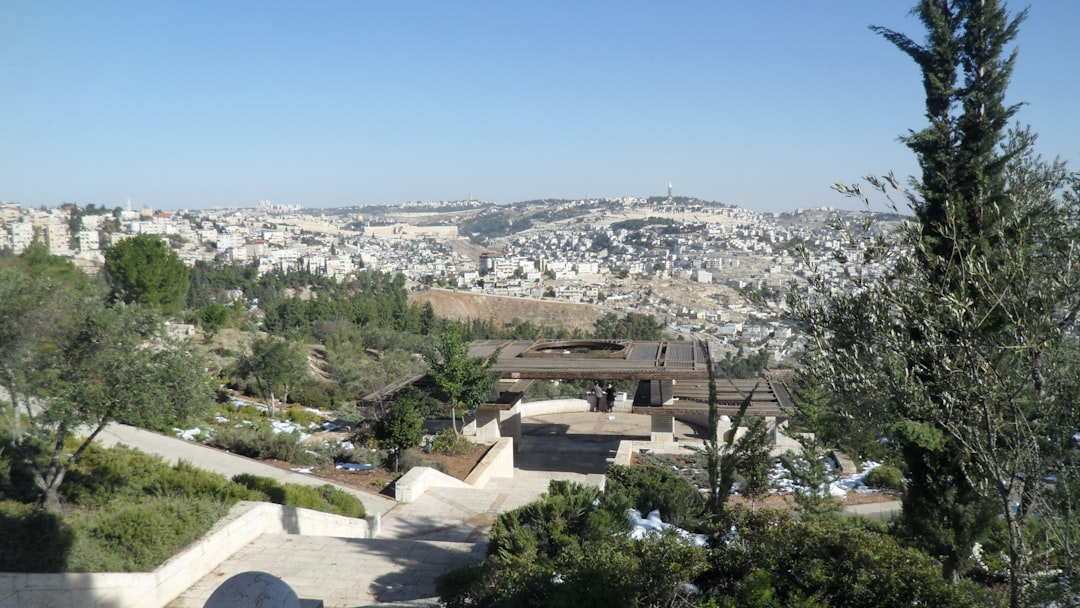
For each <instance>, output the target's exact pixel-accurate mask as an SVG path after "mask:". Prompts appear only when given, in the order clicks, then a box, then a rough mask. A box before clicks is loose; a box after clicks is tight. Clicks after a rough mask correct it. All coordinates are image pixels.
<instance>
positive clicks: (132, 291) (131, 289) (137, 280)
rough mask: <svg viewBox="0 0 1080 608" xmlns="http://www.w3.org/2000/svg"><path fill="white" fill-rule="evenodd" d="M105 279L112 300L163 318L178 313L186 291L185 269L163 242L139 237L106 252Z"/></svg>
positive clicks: (186, 278) (152, 237)
mask: <svg viewBox="0 0 1080 608" xmlns="http://www.w3.org/2000/svg"><path fill="white" fill-rule="evenodd" d="M105 278H106V280H107V281H108V283H109V286H110V287H111V288H112V297H113V299H114V300H116V301H121V302H124V303H126V304H143V305H145V306H149V307H151V308H154V309H157V310H160V311H161V312H163V313H165V314H173V313H176V312H179V311H180V308H181V306H182V305H183V303H184V294H185V293H186V292H187V288H188V268H187V266H184V264H183V262H181V261H180V258H179V257H178V256H177V255H176V252H175V251H173V250H171V249H169V246H168V245H167V244H166V243H165V241H163V240H161V239H160V238H158V237H156V236H152V235H142V234H140V235H138V236H135V237H132V238H130V239H124V240H122V241H120V242H119V243H116V244H115V245H112V246H110V247H106V248H105Z"/></svg>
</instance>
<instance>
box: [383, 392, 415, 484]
mask: <svg viewBox="0 0 1080 608" xmlns="http://www.w3.org/2000/svg"><path fill="white" fill-rule="evenodd" d="M423 424H424V418H423V417H422V416H420V412H419V411H417V409H416V403H415V402H414V401H413V400H411V399H408V398H404V399H403V398H398V399H395V400H394V402H393V403H391V404H390V407H388V408H387V410H386V413H385V414H384V415H383V417H382V418H380V419H379V421H378V422H377V423H376V424H375V438H376V439H377V440H378V442H379V446H380V447H382V448H385V449H387V450H389V451H390V453H391V455H392V456H393V459H394V470H395V471H400V470H401V454H402V452H404V451H405V450H408V449H409V448H413V447H416V446H417V445H419V444H420V440H421V439H422V438H423V436H424V432H423V429H422V428H421V427H422V426H423Z"/></svg>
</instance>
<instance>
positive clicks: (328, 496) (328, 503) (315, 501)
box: [233, 473, 366, 518]
mask: <svg viewBox="0 0 1080 608" xmlns="http://www.w3.org/2000/svg"><path fill="white" fill-rule="evenodd" d="M233 481H235V482H236V483H238V484H240V485H242V486H245V487H247V488H250V489H251V490H252V491H255V492H259V493H262V494H263V495H265V496H267V497H268V498H269V500H270V501H271V502H273V503H276V504H279V505H284V506H286V507H299V508H301V509H312V510H314V511H322V512H324V513H333V514H335V515H344V516H345V517H357V518H360V517H364V515H365V514H366V511H365V509H364V503H362V502H361V501H360V499H359V498H357V497H355V496H353V495H352V494H349V493H348V492H345V491H344V490H341V489H340V488H335V487H334V486H332V485H330V484H324V485H321V486H317V487H316V486H308V485H301V484H296V483H286V484H282V483H280V482H278V481H277V480H275V479H272V478H270V477H262V476H259V475H250V474H247V473H241V474H240V475H237V476H235V477H233Z"/></svg>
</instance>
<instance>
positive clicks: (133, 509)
mask: <svg viewBox="0 0 1080 608" xmlns="http://www.w3.org/2000/svg"><path fill="white" fill-rule="evenodd" d="M228 510H229V507H228V506H226V505H225V504H223V503H221V502H220V501H217V500H214V499H211V498H199V497H189V498H175V497H153V498H149V499H146V500H142V501H139V502H135V501H132V500H121V501H113V502H110V503H109V504H108V505H107V506H105V507H104V508H103V509H101V510H100V511H84V512H79V513H76V514H74V515H73V516H72V526H73V527H74V528H75V530H76V536H75V544H74V546H73V548H72V551H71V557H70V560H69V562H68V571H69V572H146V571H149V570H153V569H154V568H156V567H157V566H159V565H161V564H162V563H164V562H165V560H167V559H169V558H170V557H172V556H173V555H175V554H176V553H177V552H178V551H180V550H181V549H183V548H184V547H186V546H187V545H189V544H190V543H191V542H193V541H194V540H196V539H198V538H199V537H200V536H202V535H203V534H205V533H206V532H207V531H208V530H210V528H211V527H213V525H214V524H215V523H216V522H217V521H218V520H219V519H221V518H222V517H224V516H225V514H226V513H228Z"/></svg>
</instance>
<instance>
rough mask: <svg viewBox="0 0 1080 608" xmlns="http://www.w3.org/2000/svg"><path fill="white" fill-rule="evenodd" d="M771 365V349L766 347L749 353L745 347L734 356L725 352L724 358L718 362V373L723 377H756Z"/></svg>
mask: <svg viewBox="0 0 1080 608" xmlns="http://www.w3.org/2000/svg"><path fill="white" fill-rule="evenodd" d="M768 367H769V351H767V350H765V349H764V348H762V349H760V350H758V351H757V352H756V353H753V354H750V355H747V354H745V353H743V349H742V348H740V349H739V351H738V352H737V353H736V354H735V355H734V356H732V354H731V353H730V352H729V353H725V355H724V358H723V359H722V360H720V361H717V362H716V374H717V376H719V377H721V378H754V377H757V376H758V375H759V374H760V373H761V372H763V371H765V370H766V369H767V368H768Z"/></svg>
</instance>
